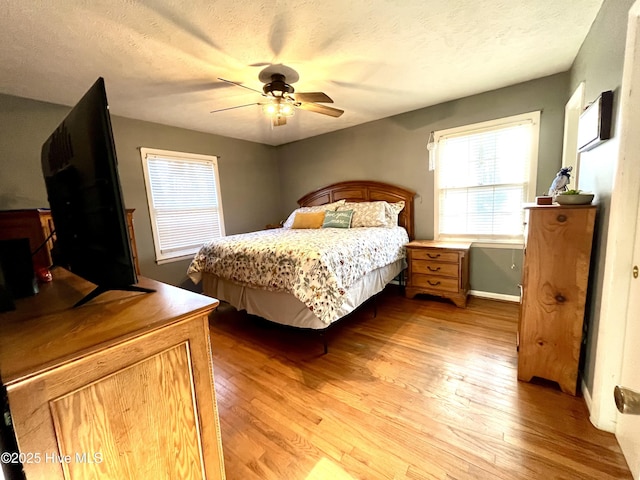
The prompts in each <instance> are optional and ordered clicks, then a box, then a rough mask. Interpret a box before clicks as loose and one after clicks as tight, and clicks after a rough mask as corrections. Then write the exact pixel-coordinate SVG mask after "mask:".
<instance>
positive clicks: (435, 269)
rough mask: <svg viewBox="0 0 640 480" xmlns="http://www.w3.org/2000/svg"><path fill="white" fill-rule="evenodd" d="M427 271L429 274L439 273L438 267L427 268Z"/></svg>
mask: <svg viewBox="0 0 640 480" xmlns="http://www.w3.org/2000/svg"><path fill="white" fill-rule="evenodd" d="M427 269H428V270H429V271H430V272H439V271H440V267H436V268H433V267H432V266H428V267H427Z"/></svg>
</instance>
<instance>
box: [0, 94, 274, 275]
mask: <svg viewBox="0 0 640 480" xmlns="http://www.w3.org/2000/svg"><path fill="white" fill-rule="evenodd" d="M68 112H69V108H67V107H63V106H59V105H52V104H49V103H44V102H37V101H34V100H27V99H24V98H18V97H12V96H7V95H0V125H2V127H1V128H2V130H1V131H0V168H1V171H2V176H0V210H9V209H21V208H36V207H47V206H48V203H47V196H46V191H45V186H44V180H43V179H42V172H41V170H40V148H41V146H42V143H43V142H44V141H45V140H46V138H47V137H48V136H49V134H50V133H51V132H52V131H53V130H54V129H55V128H56V127H57V126H58V124H59V123H60V122H61V121H62V120H63V118H64V117H65V115H66V114H67V113H68ZM112 124H113V134H114V138H115V142H116V153H117V155H118V169H119V172H120V182H121V184H122V190H123V194H124V200H125V205H126V206H127V208H135V209H136V211H135V213H134V222H135V233H136V241H137V246H138V256H139V261H140V270H141V271H142V274H143V275H144V276H147V277H151V278H154V279H156V280H160V281H164V282H167V283H171V284H174V285H185V286H189V284H190V282H189V281H188V279H187V277H186V275H185V272H186V270H187V267H188V264H189V262H188V261H186V260H184V261H178V262H173V263H168V264H164V265H156V263H155V254H154V249H153V238H152V235H151V222H150V219H149V210H148V207H147V199H146V193H145V187H144V178H143V173H142V161H141V159H140V153H139V150H138V148H139V147H151V148H159V149H165V150H176V151H183V152H191V153H201V154H208V155H218V156H220V157H221V158H220V160H219V162H218V164H219V170H220V190H221V193H222V203H223V208H224V218H225V229H226V232H227V233H228V234H233V233H240V232H247V231H251V230H258V229H260V228H263V227H264V225H265V224H267V223H270V222H273V221H274V220H275V219H277V218H278V215H279V211H280V200H279V192H280V185H279V178H278V165H277V162H276V158H275V149H274V148H273V147H269V146H266V145H261V144H258V143H252V142H246V141H242V140H235V139H231V138H227V137H221V136H218V135H210V134H206V133H201V132H194V131H191V130H185V129H180V128H174V127H168V126H165V125H159V124H154V123H149V122H142V121H137V120H130V119H126V118H121V117H115V116H114V117H112Z"/></svg>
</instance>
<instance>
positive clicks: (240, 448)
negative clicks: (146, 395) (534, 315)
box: [210, 286, 632, 480]
mask: <svg viewBox="0 0 640 480" xmlns="http://www.w3.org/2000/svg"><path fill="white" fill-rule="evenodd" d="M517 309H518V306H517V305H516V304H510V303H502V302H495V301H490V300H485V299H478V298H471V299H470V301H469V304H468V308H467V309H459V308H457V307H455V306H454V305H453V304H451V303H448V302H447V301H444V300H443V301H440V300H433V299H430V298H428V297H421V296H418V297H416V298H415V299H412V300H410V299H406V298H404V297H403V296H402V295H401V293H400V292H399V289H398V288H397V287H393V286H390V287H387V290H385V291H384V292H383V293H382V294H380V295H379V297H378V299H377V316H376V317H375V318H373V308H372V304H371V303H369V304H365V305H364V306H363V307H361V308H360V309H359V310H358V311H357V312H355V313H353V314H352V315H350V316H349V317H347V318H346V319H344V320H343V321H341V322H339V323H338V324H336V325H335V326H334V327H332V329H330V330H329V332H328V333H327V336H328V341H329V353H328V354H327V355H322V345H321V341H320V340H319V338H318V336H317V335H315V334H314V333H313V332H309V331H300V330H296V329H290V328H286V327H281V326H278V325H274V324H272V323H269V322H266V321H264V320H261V319H258V318H256V317H251V316H247V315H245V314H243V313H238V312H236V311H235V310H234V309H232V308H230V307H228V306H225V305H221V307H220V308H219V309H218V311H217V312H216V313H215V314H214V315H213V316H212V318H211V322H210V323H211V334H212V344H213V357H214V373H215V387H216V394H217V399H218V408H219V415H220V423H221V430H222V444H223V450H224V457H225V464H226V471H227V478H228V479H229V480H251V479H277V480H284V479H286V480H321V479H322V480H324V479H331V480H352V479H367V480H374V479H414V480H417V479H420V480H422V479H448V480H453V479H455V480H471V479H473V480H477V479H535V480H539V479H571V480H575V479H594V480H595V479H597V480H604V479H631V478H632V477H631V474H630V473H629V470H628V468H627V466H626V463H625V460H624V458H623V456H622V454H621V452H620V449H619V447H618V446H617V443H616V441H615V438H614V436H613V435H611V434H608V433H606V432H602V431H599V430H597V429H596V428H595V427H593V425H592V424H591V423H590V422H589V419H588V411H587V408H586V405H585V403H584V399H583V398H581V397H577V398H576V397H572V396H569V395H566V394H564V393H561V392H560V391H559V389H557V386H556V385H555V384H552V385H542V384H529V383H522V382H518V381H517V375H516V364H517V356H516V355H517V353H516V350H515V332H516V325H517V320H516V319H517Z"/></svg>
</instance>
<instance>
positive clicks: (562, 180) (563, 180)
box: [549, 166, 573, 198]
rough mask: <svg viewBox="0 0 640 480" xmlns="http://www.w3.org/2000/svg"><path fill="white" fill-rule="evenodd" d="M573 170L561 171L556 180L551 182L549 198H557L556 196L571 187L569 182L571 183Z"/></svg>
mask: <svg viewBox="0 0 640 480" xmlns="http://www.w3.org/2000/svg"><path fill="white" fill-rule="evenodd" d="M571 170H573V167H572V166H568V167H566V168H561V169H560V171H559V172H558V174H557V175H556V178H554V179H553V182H551V187H550V188H549V196H551V197H554V198H555V197H556V195H558V194H559V193H561V192H564V191H566V190H567V185H569V182H570V181H571Z"/></svg>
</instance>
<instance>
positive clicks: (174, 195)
mask: <svg viewBox="0 0 640 480" xmlns="http://www.w3.org/2000/svg"><path fill="white" fill-rule="evenodd" d="M140 152H141V156H142V163H143V166H144V174H145V184H146V189H147V199H148V202H149V213H150V216H151V227H152V230H153V241H154V245H155V251H156V261H157V262H158V263H164V262H167V261H171V260H177V259H180V258H184V257H187V256H192V255H193V254H195V253H196V252H197V251H198V249H199V248H200V247H201V246H202V245H203V244H205V243H206V242H208V241H210V240H212V239H214V238H219V237H223V236H224V234H225V233H224V217H223V213H222V202H221V200H220V189H219V179H218V164H217V157H213V156H208V155H197V154H187V153H180V152H168V151H163V150H153V149H148V148H142V149H140Z"/></svg>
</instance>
